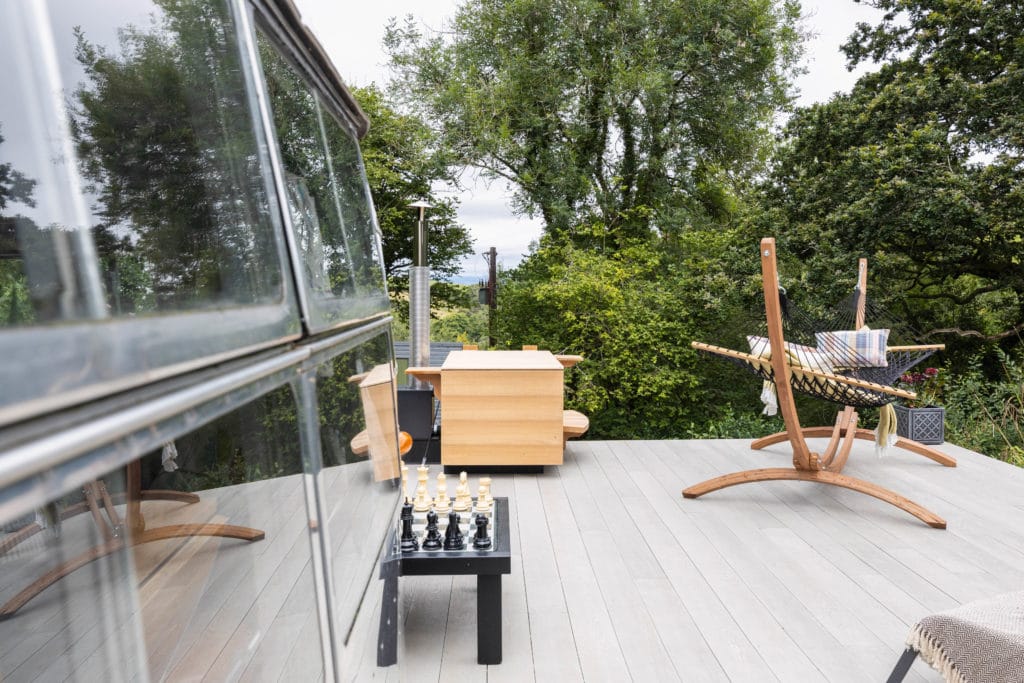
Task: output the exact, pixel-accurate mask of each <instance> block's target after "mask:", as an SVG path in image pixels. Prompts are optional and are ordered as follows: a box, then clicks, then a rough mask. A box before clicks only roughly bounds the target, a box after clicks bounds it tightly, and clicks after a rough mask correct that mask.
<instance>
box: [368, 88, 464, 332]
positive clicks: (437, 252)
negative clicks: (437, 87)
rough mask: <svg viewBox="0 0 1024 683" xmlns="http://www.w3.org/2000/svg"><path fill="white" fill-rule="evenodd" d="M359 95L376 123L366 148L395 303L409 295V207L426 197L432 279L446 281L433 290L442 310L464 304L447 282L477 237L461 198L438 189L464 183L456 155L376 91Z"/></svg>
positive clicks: (401, 311)
mask: <svg viewBox="0 0 1024 683" xmlns="http://www.w3.org/2000/svg"><path fill="white" fill-rule="evenodd" d="M353 94H354V95H355V97H356V100H358V102H359V106H360V107H362V109H363V111H365V112H366V114H367V116H368V117H369V119H370V121H371V125H370V132H369V133H367V135H366V137H364V138H363V140H362V142H361V143H360V146H361V148H362V152H363V161H364V163H365V166H366V177H367V181H368V182H369V184H370V192H371V194H372V195H373V202H374V207H375V208H376V211H377V221H378V223H379V224H380V229H381V233H382V234H383V238H382V241H383V246H384V270H385V273H386V274H387V278H388V291H389V293H390V294H391V296H392V299H393V300H395V301H399V300H401V299H402V297H403V295H404V293H405V292H407V291H409V266H410V265H412V255H413V239H414V232H415V228H416V220H417V215H416V213H415V210H414V209H410V208H409V203H410V202H413V201H416V200H418V199H425V200H426V201H427V202H428V203H429V204H430V205H431V207H432V208H431V209H430V210H429V211H428V212H427V221H428V225H429V236H428V239H427V259H428V261H429V263H430V271H431V276H432V277H433V278H436V279H437V280H439V281H440V282H436V283H435V284H434V286H433V287H432V288H431V298H432V300H434V301H435V302H436V303H437V304H439V305H440V306H450V305H454V304H456V303H462V302H463V299H464V298H465V294H464V292H463V291H462V290H460V289H459V288H458V287H453V286H451V285H450V284H448V283H446V282H445V281H446V280H449V279H450V278H451V277H453V276H455V275H457V274H458V273H459V269H460V267H461V259H462V257H463V256H465V255H466V254H469V253H471V252H472V247H473V243H472V238H471V237H470V235H469V230H468V229H467V228H466V227H465V226H463V225H461V224H460V223H458V221H457V216H456V209H457V208H458V203H457V202H458V200H457V199H455V198H454V197H442V196H441V195H440V194H439V193H438V191H437V190H438V188H443V187H446V186H448V187H454V186H456V185H457V183H458V177H457V169H455V168H454V167H453V166H452V165H451V164H450V163H449V162H450V153H449V152H448V151H447V150H446V149H445V148H444V147H443V146H442V145H440V143H439V141H438V140H437V136H436V135H435V134H434V133H433V131H431V129H430V127H429V126H427V125H426V124H425V123H424V122H423V121H421V120H420V119H418V118H417V117H416V116H413V115H410V114H402V113H400V112H398V111H396V110H395V109H394V108H393V107H392V106H391V105H390V104H389V103H388V101H387V98H386V97H385V95H384V93H382V92H381V91H380V90H379V89H377V88H376V87H374V86H372V85H371V86H368V87H365V88H353ZM396 312H397V313H399V314H400V315H402V314H406V313H408V311H407V307H403V306H398V307H396Z"/></svg>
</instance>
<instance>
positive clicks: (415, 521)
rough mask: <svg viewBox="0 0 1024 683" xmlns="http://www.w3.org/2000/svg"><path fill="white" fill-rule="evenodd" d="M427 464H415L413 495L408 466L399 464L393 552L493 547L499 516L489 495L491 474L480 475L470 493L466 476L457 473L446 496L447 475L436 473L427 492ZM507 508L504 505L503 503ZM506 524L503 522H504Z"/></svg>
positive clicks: (471, 550)
mask: <svg viewBox="0 0 1024 683" xmlns="http://www.w3.org/2000/svg"><path fill="white" fill-rule="evenodd" d="M429 483H430V468H429V467H428V466H427V465H422V466H420V467H419V468H417V485H416V492H415V495H414V496H412V497H410V496H409V495H408V467H406V466H403V467H402V492H403V497H404V501H405V502H404V504H403V505H402V514H401V517H400V519H399V520H398V526H397V527H396V529H395V544H396V547H395V552H396V554H400V555H401V556H402V557H407V556H409V555H411V554H418V553H426V554H428V555H429V554H436V553H441V552H469V553H488V552H491V551H493V550H494V548H495V543H494V539H493V538H492V535H493V529H495V525H496V524H497V523H498V522H499V520H500V521H501V522H502V523H505V520H501V519H500V515H499V514H498V513H497V512H496V506H495V499H494V498H493V497H492V496H491V478H490V477H481V478H480V481H479V485H478V487H477V496H476V497H475V498H474V497H473V496H472V495H471V494H470V490H471V489H470V486H469V479H468V476H467V474H466V473H465V472H462V473H460V475H459V480H458V484H457V486H456V487H455V496H454V498H450V497H449V496H448V483H447V476H446V475H445V473H444V471H442V472H441V473H439V474H438V475H437V479H436V487H435V495H430V491H429ZM503 508H504V509H506V510H507V507H506V506H503ZM506 525H507V523H506Z"/></svg>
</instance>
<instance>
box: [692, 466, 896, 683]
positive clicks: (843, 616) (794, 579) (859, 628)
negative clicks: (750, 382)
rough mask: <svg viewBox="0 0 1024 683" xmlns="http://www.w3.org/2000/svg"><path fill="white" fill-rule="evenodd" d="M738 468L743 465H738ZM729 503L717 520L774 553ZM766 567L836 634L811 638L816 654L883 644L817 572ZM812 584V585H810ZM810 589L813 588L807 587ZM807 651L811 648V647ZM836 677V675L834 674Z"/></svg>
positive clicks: (879, 661)
mask: <svg viewBox="0 0 1024 683" xmlns="http://www.w3.org/2000/svg"><path fill="white" fill-rule="evenodd" d="M691 455H692V454H691ZM737 469H740V468H739V467H737ZM758 486H759V485H757V484H755V485H752V486H747V487H736V489H735V490H736V491H737V492H738V493H736V494H735V495H742V494H743V493H745V491H744V489H747V490H749V491H751V492H753V491H754V490H755V489H757V488H758ZM711 495H714V494H711ZM698 500H699V499H698ZM729 502H730V504H729V505H725V506H721V509H719V510H717V511H716V514H715V515H714V517H715V518H716V519H718V518H720V519H721V520H723V521H725V522H732V523H733V525H734V527H739V528H743V527H744V526H745V527H746V528H748V529H750V530H751V533H750V534H747V535H746V536H745V538H746V540H747V542H750V543H753V544H755V545H758V544H759V543H760V546H761V547H760V551H761V552H762V553H768V552H771V546H770V544H764V543H761V542H762V541H763V540H764V539H763V538H762V537H763V536H764V535H765V533H766V532H764V531H763V530H757V531H756V532H755V525H754V524H751V523H749V520H748V523H747V524H745V525H744V524H743V523H742V513H739V512H737V511H736V510H737V509H740V508H742V507H743V506H739V505H736V502H737V501H729ZM684 504H685V505H689V506H693V505H694V504H699V503H698V501H685V503H684ZM770 507H771V508H772V509H773V510H774V511H776V512H780V511H783V510H784V508H782V507H781V506H770ZM737 519H739V520H740V523H739V524H737V523H736V522H735V521H734V520H737ZM709 526H714V521H712V522H709ZM772 531H777V530H769V531H768V532H767V533H769V534H770V533H771V532H772ZM718 536H719V537H720V538H722V537H724V535H722V534H721V533H720V532H719V534H718ZM713 537H714V535H713ZM809 557H810V559H812V560H814V561H815V562H816V561H817V560H815V558H814V557H813V556H809ZM765 570H766V571H769V572H774V573H777V574H778V575H779V578H780V579H781V580H782V583H783V585H785V586H787V587H789V589H790V590H794V591H796V595H797V597H798V598H799V599H800V600H801V601H803V603H804V604H805V606H806V607H807V608H808V609H810V610H811V611H812V612H813V613H814V614H815V615H816V617H817V618H818V619H819V620H821V622H823V624H824V625H825V626H826V628H827V629H828V630H829V632H830V633H831V634H832V635H833V639H832V640H831V641H828V640H825V639H821V640H818V641H809V642H813V643H814V644H815V647H814V648H813V652H814V653H819V652H821V653H823V654H824V655H825V657H824V659H826V660H828V659H832V658H834V657H839V658H840V659H842V658H844V657H845V655H846V652H845V649H846V648H849V646H850V644H851V643H850V642H849V639H850V638H851V637H857V636H859V638H860V640H861V642H862V644H864V643H866V646H867V648H868V651H869V652H870V650H871V648H877V647H878V646H879V645H880V644H882V643H881V641H879V640H878V638H877V637H876V636H875V634H874V633H873V632H872V630H871V628H870V627H868V626H867V625H863V624H861V623H859V621H857V620H856V619H855V617H854V616H853V615H851V614H847V613H844V612H836V611H835V610H836V607H837V605H836V604H835V599H834V595H830V594H829V592H828V590H827V586H826V585H822V584H818V585H813V584H814V583H815V575H814V574H813V573H811V572H810V571H807V570H806V568H805V567H803V566H801V564H800V563H795V564H794V563H792V562H789V561H783V562H777V563H769V564H766V565H765ZM836 573H837V574H838V573H839V569H838V568H837V569H836ZM809 584H811V585H810V586H809ZM808 588H810V589H809V590H808ZM791 614H793V613H789V612H787V613H786V615H785V618H786V623H787V625H788V624H789V619H790V617H791ZM903 635H905V633H903V634H901V635H900V638H902V636H903ZM844 640H845V641H846V642H845V643H843V641H844ZM828 642H833V643H835V644H837V645H838V648H836V647H833V648H832V649H829V648H828ZM804 645H805V646H806V645H807V642H805V643H804ZM857 649H859V650H861V651H863V649H864V648H863V646H862V647H860V648H857ZM808 650H809V651H811V649H810V648H809V649H808ZM888 660H889V658H888V657H886V656H884V653H880V654H879V655H878V656H877V657H876V658H875V662H874V664H873V666H874V671H873V672H872V676H871V678H870V679H871V680H873V679H874V678H876V677H878V676H880V675H881V676H882V677H884V674H883V673H881V671H882V670H883V669H886V668H888V667H890V663H889V661H888ZM893 661H895V660H893ZM821 666H822V667H823V668H828V667H831V662H827V663H823V664H822V665H821ZM856 670H857V669H853V671H854V672H855V671H856ZM833 679H835V678H834V677H833ZM838 680H851V678H850V677H849V676H848V675H845V674H844V675H843V676H842V678H839V679H838ZM852 680H857V677H856V675H854V676H853V678H852ZM862 680H863V678H862Z"/></svg>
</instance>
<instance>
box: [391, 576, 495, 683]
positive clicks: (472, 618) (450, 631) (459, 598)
mask: <svg viewBox="0 0 1024 683" xmlns="http://www.w3.org/2000/svg"><path fill="white" fill-rule="evenodd" d="M410 578H411V577H410ZM476 645H477V643H476V577H475V576H455V577H453V581H452V592H451V601H450V602H449V605H448V627H447V628H446V629H445V632H444V651H443V653H442V656H441V674H440V675H441V680H443V681H466V683H472V682H473V681H486V680H487V667H484V666H480V665H478V664H477V661H476V657H477V652H476Z"/></svg>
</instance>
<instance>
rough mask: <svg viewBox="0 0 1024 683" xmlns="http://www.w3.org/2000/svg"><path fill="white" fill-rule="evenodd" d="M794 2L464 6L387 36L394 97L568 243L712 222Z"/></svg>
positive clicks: (559, 0)
mask: <svg viewBox="0 0 1024 683" xmlns="http://www.w3.org/2000/svg"><path fill="white" fill-rule="evenodd" d="M797 15H798V3H797V2H795V1H794V0H783V1H780V2H775V1H773V0H754V1H751V0H719V1H718V2H704V1H703V0H652V1H650V2H636V1H635V0H634V1H628V0H627V1H619V0H607V1H590V2H587V1H581V0H554V1H552V0H543V1H542V0H517V1H515V2H488V1H486V0H470V1H469V2H466V3H465V4H463V5H462V6H461V7H460V9H459V10H458V12H457V14H456V16H455V18H454V22H453V25H452V26H451V30H450V31H446V32H444V33H443V34H439V35H434V36H425V35H424V34H422V33H421V32H420V31H419V29H418V28H417V27H416V26H415V25H414V24H413V23H412V22H411V20H410V21H408V22H407V23H405V24H404V25H401V26H399V25H398V24H396V23H392V25H391V26H390V27H389V31H388V34H387V37H386V45H387V47H388V49H389V51H390V54H391V59H392V65H393V66H394V67H395V68H396V70H397V73H398V74H399V77H400V78H399V81H398V85H397V86H396V87H395V92H396V93H399V92H401V93H404V94H405V95H407V97H408V99H407V101H408V102H409V104H410V105H411V106H412V107H414V108H415V109H417V110H418V111H421V112H422V114H423V116H424V117H425V118H426V120H428V121H430V122H431V123H432V124H433V125H435V126H436V127H437V128H438V129H439V130H440V131H441V133H442V136H443V141H444V143H445V144H446V145H448V146H450V147H451V148H452V149H454V150H456V151H457V152H458V154H459V157H458V159H459V161H461V162H462V163H464V164H467V165H472V166H476V167H478V168H480V169H483V171H484V172H485V174H487V175H490V176H491V177H497V178H504V179H505V180H507V181H508V182H509V183H511V185H512V186H513V187H514V188H515V190H516V195H515V196H516V208H517V209H518V210H519V211H522V212H526V213H529V214H531V215H535V214H539V215H540V216H542V218H543V220H544V224H545V229H546V231H547V234H548V235H550V236H551V237H552V238H554V239H556V240H557V241H559V242H567V241H573V242H575V243H576V244H579V245H603V246H605V247H611V248H612V249H616V248H618V247H619V246H621V245H625V244H628V243H630V242H631V240H633V239H635V238H637V237H641V238H646V237H647V236H649V235H651V234H652V233H653V234H660V235H663V236H665V235H669V236H671V235H676V234H677V233H679V232H680V231H682V230H684V229H685V228H686V227H687V226H688V225H690V224H692V223H696V224H705V223H708V222H714V221H719V220H721V219H722V218H723V217H725V216H727V215H729V213H730V212H731V211H732V209H733V208H734V207H733V203H734V201H735V200H734V197H733V192H734V188H735V186H736V183H737V181H738V180H739V179H742V178H744V177H745V176H746V175H747V174H748V173H749V172H750V171H751V170H752V169H753V168H755V167H756V166H757V162H758V161H759V160H760V159H761V157H760V155H761V154H762V153H763V152H764V149H765V143H766V142H767V140H768V135H767V132H768V130H769V127H770V125H771V123H772V120H773V117H774V116H775V114H776V112H777V110H778V108H779V107H780V106H782V105H784V104H785V103H786V102H787V85H788V77H789V76H790V74H791V73H792V68H793V64H794V63H795V59H796V57H797V56H798V51H799V42H798V33H797V31H796V29H795V28H794V26H795V21H796V19H797Z"/></svg>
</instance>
